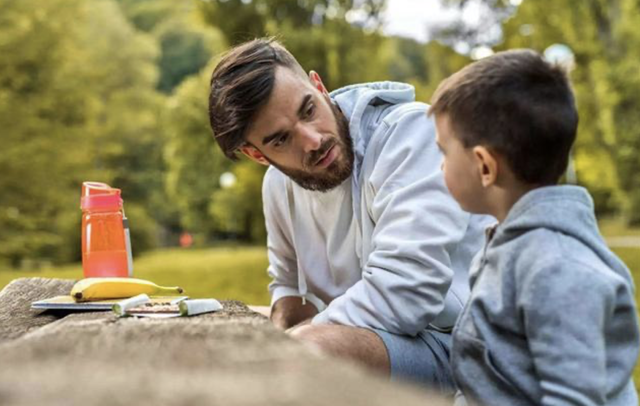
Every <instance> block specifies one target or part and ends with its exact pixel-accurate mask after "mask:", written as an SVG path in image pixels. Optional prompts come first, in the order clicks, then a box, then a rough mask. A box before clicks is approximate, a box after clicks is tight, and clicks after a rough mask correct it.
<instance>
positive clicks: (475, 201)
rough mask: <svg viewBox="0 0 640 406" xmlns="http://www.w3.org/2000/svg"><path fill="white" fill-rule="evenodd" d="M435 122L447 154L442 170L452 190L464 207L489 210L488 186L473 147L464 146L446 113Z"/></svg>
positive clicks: (454, 196)
mask: <svg viewBox="0 0 640 406" xmlns="http://www.w3.org/2000/svg"><path fill="white" fill-rule="evenodd" d="M435 121H436V142H437V143H438V146H439V147H440V150H441V151H442V154H443V156H444V159H443V161H442V171H443V172H444V180H445V183H446V184H447V188H449V192H450V193H451V195H452V196H453V198H454V199H456V201H457V202H458V204H459V205H460V207H462V209H463V210H465V211H468V212H470V213H485V212H486V211H485V210H484V207H483V206H484V205H483V204H482V202H483V200H484V189H483V187H482V182H481V179H480V174H479V173H478V165H477V161H476V159H475V156H474V154H473V150H472V149H471V148H465V147H464V145H463V144H462V142H461V141H460V140H459V138H458V137H457V136H456V134H455V130H454V127H453V126H452V125H451V121H450V119H449V116H448V115H447V114H446V113H445V114H437V115H436V117H435Z"/></svg>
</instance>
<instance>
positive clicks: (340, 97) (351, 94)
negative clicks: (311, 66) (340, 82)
mask: <svg viewBox="0 0 640 406" xmlns="http://www.w3.org/2000/svg"><path fill="white" fill-rule="evenodd" d="M329 96H330V97H331V99H332V100H333V101H334V102H335V103H336V104H337V105H338V107H340V110H341V111H342V113H343V114H344V115H345V117H346V118H347V120H349V133H350V135H351V139H352V141H353V151H354V154H355V161H354V167H353V170H354V174H356V175H357V174H359V173H360V168H361V167H362V161H363V159H364V155H365V152H366V150H367V146H368V144H369V140H370V137H371V135H372V134H373V131H367V128H369V127H370V126H371V125H372V124H373V125H375V123H376V122H378V121H380V120H381V119H382V118H384V116H385V114H383V112H384V109H381V111H380V114H366V113H368V112H369V111H370V110H371V109H373V108H375V107H377V106H381V105H385V104H386V105H389V106H391V105H396V104H401V103H408V102H413V101H415V89H414V87H413V86H411V85H408V84H406V83H398V82H373V83H365V84H358V85H351V86H347V87H343V88H340V89H337V90H334V91H333V92H331V93H330V94H329ZM357 178H358V176H354V179H357Z"/></svg>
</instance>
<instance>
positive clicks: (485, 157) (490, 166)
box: [473, 145, 499, 188]
mask: <svg viewBox="0 0 640 406" xmlns="http://www.w3.org/2000/svg"><path fill="white" fill-rule="evenodd" d="M473 156H474V158H475V161H476V164H477V167H478V173H479V174H480V180H481V181H482V186H483V187H485V188H486V187H489V186H493V185H495V184H496V180H497V179H498V168H499V165H498V160H497V157H496V156H495V154H494V153H492V152H491V151H490V150H488V149H487V148H486V147H483V146H481V145H478V146H475V147H473Z"/></svg>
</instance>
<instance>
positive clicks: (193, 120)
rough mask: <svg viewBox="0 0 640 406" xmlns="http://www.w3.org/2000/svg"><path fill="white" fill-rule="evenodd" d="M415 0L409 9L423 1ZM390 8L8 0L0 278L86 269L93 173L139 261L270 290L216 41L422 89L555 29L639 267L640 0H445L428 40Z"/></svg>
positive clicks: (548, 41)
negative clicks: (186, 242) (230, 156)
mask: <svg viewBox="0 0 640 406" xmlns="http://www.w3.org/2000/svg"><path fill="white" fill-rule="evenodd" d="M389 1H397V0H389ZM435 1H437V0H435ZM419 3H422V2H421V0H415V2H414V3H413V4H414V6H415V13H429V12H430V11H429V9H428V7H427V8H425V7H424V3H422V4H423V5H422V6H419V7H418V5H419ZM431 3H432V4H435V3H434V1H431ZM404 4H405V5H406V6H407V7H408V6H411V0H404ZM388 6H389V4H387V2H385V1H384V0H226V1H223V0H217V1H215V0H180V1H177V0H0V191H1V192H0V288H1V287H3V286H5V285H6V284H7V283H8V282H9V281H11V280H12V279H14V278H18V277H26V276H44V277H62V278H71V279H78V278H81V277H82V270H81V265H80V264H79V260H80V256H81V253H80V222H81V212H80V209H79V200H80V186H81V183H82V181H86V180H92V181H100V182H106V183H108V184H110V185H112V186H114V187H117V188H120V189H121V190H122V196H123V198H124V202H125V209H126V212H127V215H128V217H129V220H130V225H131V233H132V245H133V251H134V255H135V266H134V274H135V276H138V277H141V278H146V279H150V280H153V281H154V282H157V283H161V284H167V285H181V286H183V287H184V288H185V289H186V291H187V293H188V294H190V295H191V296H194V297H212V296H213V297H217V298H219V299H226V298H232V299H239V300H243V301H245V302H247V303H253V304H268V300H269V298H268V294H267V290H266V285H267V284H268V282H269V281H268V277H267V274H266V271H265V270H266V264H267V260H266V250H265V238H266V235H265V229H264V219H263V214H262V206H261V196H260V194H261V193H260V192H261V191H260V186H261V180H262V176H263V174H264V168H263V167H261V166H259V165H255V164H253V163H251V162H248V161H246V160H240V161H239V162H237V163H234V162H231V161H229V160H227V159H225V158H224V156H223V155H222V153H221V152H220V151H219V150H218V149H217V146H216V145H215V142H214V140H213V138H212V136H211V131H210V128H209V123H208V115H207V96H208V89H209V77H210V73H211V71H212V70H213V68H214V67H215V65H216V63H217V61H218V60H219V57H220V54H221V53H223V52H224V51H225V50H227V49H229V47H231V46H233V45H235V44H238V43H240V42H242V41H245V40H248V39H252V38H255V37H258V36H265V35H269V36H271V35H275V36H277V37H278V38H279V39H280V40H281V41H282V42H283V43H284V44H285V46H287V47H288V48H289V49H290V50H291V51H292V53H293V54H294V55H295V56H296V57H297V58H298V59H299V61H300V62H301V63H302V65H303V67H305V68H306V69H314V70H316V71H318V72H319V73H320V75H321V76H322V77H323V79H324V82H325V84H326V86H327V87H328V88H329V89H330V90H331V89H335V88H338V87H340V86H343V85H347V84H352V83H359V82H366V81H375V80H397V81H404V82H408V83H411V84H412V85H414V86H415V88H416V94H417V98H418V100H421V101H428V100H429V98H430V96H431V94H432V93H433V91H434V90H435V87H436V86H437V85H438V83H439V82H440V81H441V80H442V79H444V78H445V77H447V76H448V75H450V74H451V73H453V72H455V71H456V70H458V69H460V68H461V67H463V66H465V65H466V64H468V63H470V62H471V61H473V60H474V59H478V58H481V57H484V56H487V55H490V54H491V53H492V52H495V51H499V50H504V49H511V48H520V47H528V48H533V49H535V50H537V51H539V52H544V51H545V50H547V49H549V47H550V46H551V45H554V44H562V46H563V49H569V50H570V51H571V56H572V61H573V62H570V63H569V64H570V65H571V67H572V68H571V77H572V80H573V85H574V88H575V91H576V94H577V103H578V107H579V111H580V126H579V134H578V139H577V142H576V145H575V148H574V150H573V154H572V157H573V160H572V167H573V171H572V174H571V180H575V181H577V183H578V184H580V185H583V186H585V187H587V188H588V189H589V191H590V192H591V194H592V196H593V198H594V201H595V204H596V210H597V214H598V216H599V218H600V219H601V227H602V231H603V233H604V234H605V236H606V237H607V238H608V241H609V242H610V245H611V246H612V248H613V249H614V250H615V252H616V253H618V254H619V255H620V256H621V258H622V259H623V260H624V261H625V262H626V263H627V265H628V266H629V267H630V269H631V271H632V272H633V273H634V275H638V274H640V155H639V154H638V152H639V150H640V64H639V63H638V60H637V56H638V51H639V50H640V30H638V29H637V27H638V26H639V25H640V2H638V1H637V0H566V1H554V2H550V1H543V0H509V1H507V0H484V1H483V0H466V1H465V0H450V1H447V0H441V1H439V3H438V10H440V11H439V13H441V15H442V16H443V19H442V21H440V22H438V18H437V17H438V16H437V15H436V16H435V18H432V19H431V20H432V22H431V23H430V24H428V25H425V27H424V32H423V34H424V35H421V38H420V41H417V40H416V39H415V38H407V37H400V36H394V35H390V33H389V32H388V31H385V24H386V23H385V16H386V13H387V7H388ZM443 10H444V11H443ZM434 12H435V7H434ZM444 16H446V19H445V18H444ZM432 17H433V16H432ZM395 24H396V25H398V24H399V25H400V26H401V25H402V22H401V21H400V22H398V21H396V22H395ZM565 56H566V55H565ZM184 233H189V235H190V236H192V238H193V242H192V244H190V246H189V247H188V248H185V247H180V246H179V240H180V236H181V235H183V234H184ZM636 280H637V279H636ZM586 299H587V300H588V298H586ZM636 375H638V374H636ZM637 379H638V378H637ZM638 382H640V380H639V381H638Z"/></svg>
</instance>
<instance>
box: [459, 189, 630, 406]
mask: <svg viewBox="0 0 640 406" xmlns="http://www.w3.org/2000/svg"><path fill="white" fill-rule="evenodd" d="M488 234H489V235H488V242H487V245H486V247H485V249H484V250H483V251H482V252H481V253H480V254H479V255H478V256H477V257H476V258H475V259H474V261H473V263H472V267H471V270H470V278H471V288H472V292H471V296H470V299H469V301H468V302H467V305H466V306H465V308H464V310H463V312H462V314H461V316H460V318H459V320H458V322H457V324H456V327H455V329H454V333H453V347H452V353H451V361H452V364H453V374H454V378H455V380H456V383H457V385H458V387H459V388H460V389H461V391H462V393H463V394H464V395H465V397H466V401H467V402H468V403H469V404H483V405H509V406H517V405H556V406H557V405H610V406H616V405H637V404H638V399H637V392H636V390H635V387H634V384H633V381H632V380H631V374H632V371H633V368H634V366H635V364H636V360H637V358H638V346H639V343H638V322H637V318H636V308H635V303H634V286H633V280H632V278H631V275H630V273H629V270H628V269H627V267H626V266H625V265H624V263H622V261H620V260H619V259H618V258H617V257H616V256H615V255H614V254H613V253H612V252H611V251H610V250H609V249H608V248H607V246H606V245H605V242H604V241H603V239H602V237H601V236H600V234H599V232H598V226H597V223H596V219H595V216H594V213H593V202H592V200H591V198H590V197H589V195H588V193H587V192H586V191H585V190H584V189H583V188H580V187H576V186H551V187H544V188H540V189H535V190H533V191H531V192H529V193H527V194H526V195H525V196H523V197H522V198H521V199H520V200H519V201H518V202H517V203H516V204H515V205H514V206H513V208H512V209H511V211H510V212H509V214H508V216H507V218H506V219H505V220H504V221H503V222H502V223H501V224H500V225H498V226H497V228H495V229H492V230H490V231H489V232H488ZM491 234H493V235H491ZM456 404H464V401H460V400H459V401H458V402H457V403H456Z"/></svg>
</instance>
